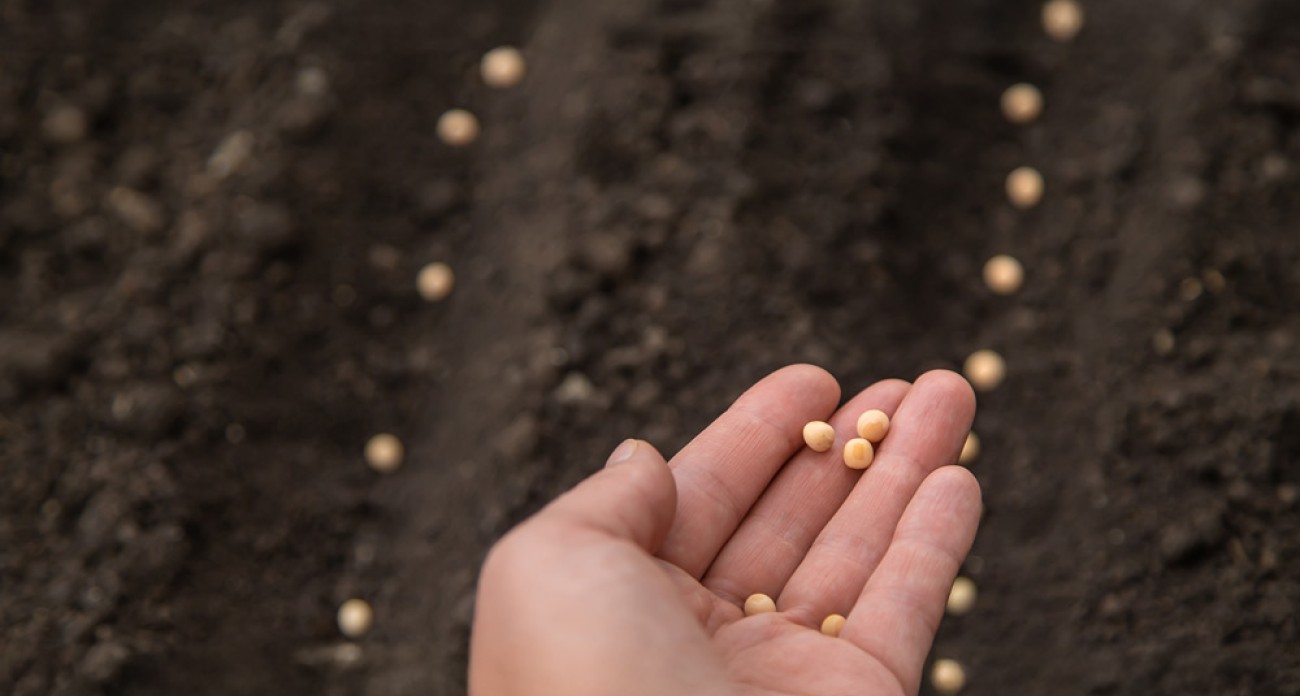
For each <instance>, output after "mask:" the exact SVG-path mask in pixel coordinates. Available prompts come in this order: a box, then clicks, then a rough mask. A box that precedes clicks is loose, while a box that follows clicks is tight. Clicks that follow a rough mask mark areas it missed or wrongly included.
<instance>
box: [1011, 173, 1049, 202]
mask: <svg viewBox="0 0 1300 696" xmlns="http://www.w3.org/2000/svg"><path fill="white" fill-rule="evenodd" d="M1007 198H1008V199H1010V200H1011V204H1012V205H1014V206H1016V207H1017V208H1020V209H1021V210H1027V209H1029V208H1032V207H1034V206H1036V205H1038V202H1039V201H1041V200H1042V199H1043V175H1042V174H1039V173H1038V170H1037V169H1034V168H1033V167H1018V168H1016V169H1015V170H1013V171H1012V172H1011V173H1010V174H1008V175H1007Z"/></svg>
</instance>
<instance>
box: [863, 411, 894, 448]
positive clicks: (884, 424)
mask: <svg viewBox="0 0 1300 696" xmlns="http://www.w3.org/2000/svg"><path fill="white" fill-rule="evenodd" d="M888 432H889V416H887V415H885V412H884V411H881V410H880V409H878V408H873V409H871V410H870V411H867V412H866V413H863V414H862V415H860V416H858V437H861V438H863V439H864V440H867V441H868V442H871V443H872V444H875V443H877V442H880V441H881V440H883V439H885V433H888Z"/></svg>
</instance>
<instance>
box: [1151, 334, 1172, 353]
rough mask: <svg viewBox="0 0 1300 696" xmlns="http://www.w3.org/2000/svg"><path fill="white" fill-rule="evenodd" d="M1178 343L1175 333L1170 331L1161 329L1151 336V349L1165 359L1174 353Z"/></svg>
mask: <svg viewBox="0 0 1300 696" xmlns="http://www.w3.org/2000/svg"><path fill="white" fill-rule="evenodd" d="M1176 345H1177V341H1176V340H1175V339H1174V332H1172V331H1170V330H1169V329H1160V330H1159V331H1156V332H1155V334H1154V335H1152V336H1151V348H1152V350H1154V351H1155V352H1156V355H1159V356H1161V357H1164V356H1166V355H1169V354H1170V353H1172V352H1174V347H1175V346H1176Z"/></svg>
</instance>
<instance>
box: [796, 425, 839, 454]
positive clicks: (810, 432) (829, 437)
mask: <svg viewBox="0 0 1300 696" xmlns="http://www.w3.org/2000/svg"><path fill="white" fill-rule="evenodd" d="M803 441H804V442H805V443H806V444H807V445H808V449H811V450H812V451H814V452H826V451H827V450H829V449H830V448H831V445H834V444H835V428H833V427H831V424H830V423H827V422H825V421H811V422H810V423H808V424H807V425H805V426H804V427H803Z"/></svg>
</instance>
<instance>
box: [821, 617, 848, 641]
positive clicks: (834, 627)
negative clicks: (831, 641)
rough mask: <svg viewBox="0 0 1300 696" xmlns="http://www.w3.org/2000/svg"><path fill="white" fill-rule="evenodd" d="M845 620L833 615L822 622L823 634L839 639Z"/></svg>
mask: <svg viewBox="0 0 1300 696" xmlns="http://www.w3.org/2000/svg"><path fill="white" fill-rule="evenodd" d="M844 621H845V618H844V617H843V616H840V615H839V614H831V615H830V616H828V617H826V619H825V620H824V621H822V634H823V635H828V636H830V637H831V638H837V637H839V635H840V631H841V630H843V629H844Z"/></svg>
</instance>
